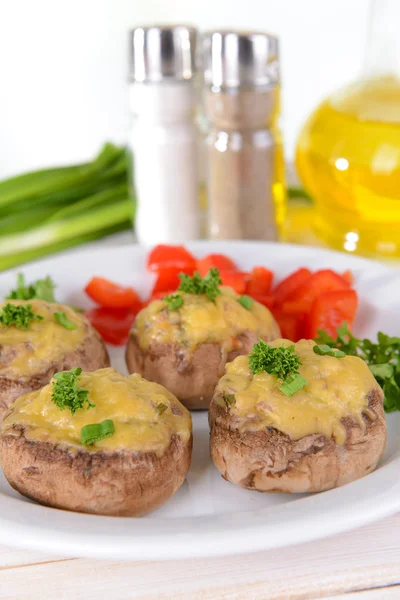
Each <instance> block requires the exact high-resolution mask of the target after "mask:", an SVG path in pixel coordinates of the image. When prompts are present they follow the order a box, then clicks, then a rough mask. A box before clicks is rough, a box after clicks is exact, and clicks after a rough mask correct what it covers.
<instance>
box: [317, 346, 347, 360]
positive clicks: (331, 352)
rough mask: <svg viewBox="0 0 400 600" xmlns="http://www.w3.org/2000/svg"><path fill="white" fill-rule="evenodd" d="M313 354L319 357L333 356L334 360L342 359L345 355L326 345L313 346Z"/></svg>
mask: <svg viewBox="0 0 400 600" xmlns="http://www.w3.org/2000/svg"><path fill="white" fill-rule="evenodd" d="M313 350H314V352H315V354H319V355H320V356H334V357H335V358H343V357H344V356H346V353H345V352H343V351H342V350H339V349H338V348H331V347H330V346H328V345H327V344H320V345H319V346H314V348H313Z"/></svg>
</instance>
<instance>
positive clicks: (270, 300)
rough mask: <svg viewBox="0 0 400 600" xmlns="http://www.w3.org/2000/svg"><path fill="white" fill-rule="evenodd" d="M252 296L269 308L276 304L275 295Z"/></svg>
mask: <svg viewBox="0 0 400 600" xmlns="http://www.w3.org/2000/svg"><path fill="white" fill-rule="evenodd" d="M246 293H247V292H246ZM252 298H254V300H256V301H257V302H259V303H260V304H263V306H266V307H267V308H273V307H274V306H275V297H274V296H272V295H271V294H269V295H266V296H252Z"/></svg>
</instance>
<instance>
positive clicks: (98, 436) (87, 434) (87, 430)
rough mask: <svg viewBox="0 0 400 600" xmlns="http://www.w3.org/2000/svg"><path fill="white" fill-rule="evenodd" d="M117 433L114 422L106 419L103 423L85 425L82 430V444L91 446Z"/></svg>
mask: <svg viewBox="0 0 400 600" xmlns="http://www.w3.org/2000/svg"><path fill="white" fill-rule="evenodd" d="M114 433H115V427H114V422H113V421H111V419H106V420H105V421H102V422H101V423H93V424H92V425H85V426H84V427H82V429H81V442H82V444H83V445H84V446H90V445H91V444H94V443H95V442H99V441H100V440H104V439H105V438H108V437H111V436H112V435H114Z"/></svg>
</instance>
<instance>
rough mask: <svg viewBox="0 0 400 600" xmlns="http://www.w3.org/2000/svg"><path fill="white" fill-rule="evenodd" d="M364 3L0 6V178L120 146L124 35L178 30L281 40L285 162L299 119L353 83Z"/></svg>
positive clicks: (36, 2) (134, 1) (85, 1)
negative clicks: (157, 26)
mask: <svg viewBox="0 0 400 600" xmlns="http://www.w3.org/2000/svg"><path fill="white" fill-rule="evenodd" d="M368 6H369V2H368V0H158V1H157V0H68V1H67V0H0V178H2V177H5V176H7V175H11V174H13V173H18V172H20V171H23V170H26V169H31V168H35V167H39V166H47V165H55V164H59V163H67V162H70V161H78V160H83V159H86V158H89V157H91V155H92V154H94V153H95V152H96V151H97V149H98V148H99V146H100V145H101V144H102V143H103V142H104V141H105V140H106V139H110V140H114V141H116V142H124V141H125V140H126V139H127V130H128V128H129V113H128V107H127V30H128V29H130V28H131V27H133V26H134V25H135V24H143V23H151V22H170V23H173V22H184V23H190V24H195V25H198V26H199V27H200V28H201V29H207V28H214V27H216V28H217V27H223V28H229V27H235V28H242V29H243V28H250V29H255V28H256V29H264V30H267V31H271V32H273V33H276V34H277V35H278V36H279V37H280V39H281V56H282V78H283V116H282V127H283V131H284V136H285V144H286V154H287V156H288V158H291V157H292V155H293V150H294V146H295V140H296V136H297V133H298V131H299V128H300V126H301V124H302V122H303V121H304V119H305V117H306V116H307V114H308V113H309V112H311V110H312V109H313V107H314V106H315V105H316V104H317V103H318V102H319V101H320V100H321V99H322V98H323V97H324V96H326V95H327V94H328V93H329V92H330V91H332V90H334V89H335V88H338V87H339V86H340V85H341V84H342V83H345V82H347V81H349V80H351V79H354V78H355V77H357V76H358V74H359V72H360V69H361V67H362V63H363V55H364V47H365V36H366V26H367V13H368Z"/></svg>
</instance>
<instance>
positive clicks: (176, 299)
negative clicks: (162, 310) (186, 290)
mask: <svg viewBox="0 0 400 600" xmlns="http://www.w3.org/2000/svg"><path fill="white" fill-rule="evenodd" d="M164 300H165V302H166V303H167V304H168V308H169V310H178V308H180V307H181V306H182V305H183V298H182V296H180V295H179V294H171V295H170V296H165V298H164Z"/></svg>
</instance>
